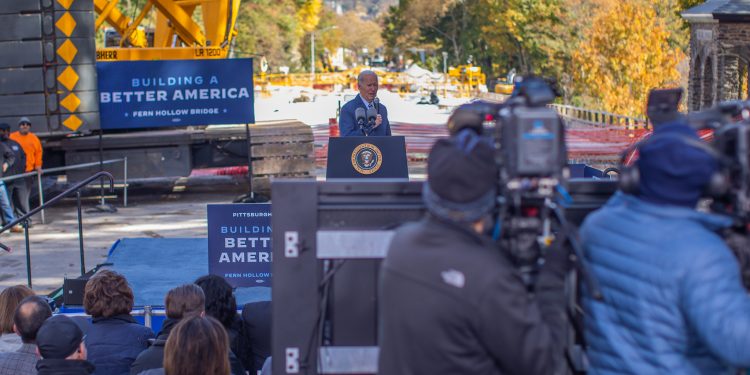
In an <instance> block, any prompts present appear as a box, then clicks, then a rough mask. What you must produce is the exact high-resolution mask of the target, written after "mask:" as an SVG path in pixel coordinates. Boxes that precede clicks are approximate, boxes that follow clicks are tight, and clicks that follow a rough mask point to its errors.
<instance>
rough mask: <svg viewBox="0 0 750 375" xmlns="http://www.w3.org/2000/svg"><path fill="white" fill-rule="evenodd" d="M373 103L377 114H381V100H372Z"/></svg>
mask: <svg viewBox="0 0 750 375" xmlns="http://www.w3.org/2000/svg"><path fill="white" fill-rule="evenodd" d="M372 103H373V104H374V106H375V111H376V112H377V114H380V99H378V98H375V99H373V100H372Z"/></svg>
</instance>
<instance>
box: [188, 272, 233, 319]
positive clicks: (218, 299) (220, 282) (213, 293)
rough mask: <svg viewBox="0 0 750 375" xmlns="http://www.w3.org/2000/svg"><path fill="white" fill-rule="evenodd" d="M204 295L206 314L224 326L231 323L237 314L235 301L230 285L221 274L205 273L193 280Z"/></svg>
mask: <svg viewBox="0 0 750 375" xmlns="http://www.w3.org/2000/svg"><path fill="white" fill-rule="evenodd" d="M195 284H196V285H198V286H199V287H201V289H203V294H205V295H206V315H209V316H212V317H214V318H216V319H218V320H219V322H221V324H223V325H224V327H229V326H231V325H232V321H233V320H234V319H235V317H236V316H237V301H235V299H234V293H233V291H232V286H231V285H229V283H228V282H227V281H226V280H224V278H223V277H221V276H216V275H206V276H201V277H200V278H198V280H195Z"/></svg>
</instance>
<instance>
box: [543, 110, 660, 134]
mask: <svg viewBox="0 0 750 375" xmlns="http://www.w3.org/2000/svg"><path fill="white" fill-rule="evenodd" d="M550 107H552V108H554V109H555V110H557V113H558V114H559V115H560V116H562V117H567V118H572V119H576V120H579V121H583V122H586V123H589V124H592V125H614V126H623V127H625V128H627V129H636V128H645V129H648V128H649V124H648V120H647V119H643V118H638V117H632V116H625V115H618V114H616V113H610V112H605V111H597V110H592V109H586V108H580V107H574V106H570V105H564V104H550Z"/></svg>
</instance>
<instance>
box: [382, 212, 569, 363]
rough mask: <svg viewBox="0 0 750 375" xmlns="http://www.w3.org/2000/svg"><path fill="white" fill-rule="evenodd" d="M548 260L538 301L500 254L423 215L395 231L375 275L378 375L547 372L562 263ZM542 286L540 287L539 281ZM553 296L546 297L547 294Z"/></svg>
mask: <svg viewBox="0 0 750 375" xmlns="http://www.w3.org/2000/svg"><path fill="white" fill-rule="evenodd" d="M560 262H564V263H567V255H565V256H563V257H562V260H561V261H557V260H554V259H550V261H549V262H548V264H549V265H550V267H549V271H543V272H542V275H540V281H539V286H538V288H540V287H541V288H542V289H544V288H547V289H548V290H547V291H546V292H545V293H541V294H543V295H546V296H547V295H549V296H553V298H550V300H547V301H538V300H537V299H539V297H541V295H540V296H538V297H536V298H535V297H533V296H531V295H530V294H528V293H527V292H526V289H525V287H524V285H523V283H522V281H521V277H520V275H519V274H518V273H517V272H516V270H515V268H514V267H513V266H512V264H511V262H510V260H509V259H507V258H506V255H505V254H503V253H502V252H501V251H500V250H498V248H497V247H496V246H495V245H494V244H493V243H492V242H491V241H490V239H489V238H488V237H484V236H479V235H477V234H475V233H474V232H472V231H470V230H469V229H467V228H464V227H461V226H459V225H457V224H453V223H449V222H445V221H442V220H440V219H437V218H434V217H432V216H428V217H426V218H425V219H424V220H422V221H420V222H417V223H411V224H407V225H405V226H403V227H401V228H399V229H398V231H397V232H396V235H395V237H394V238H393V241H392V242H391V246H390V249H389V253H388V256H387V257H386V259H385V260H384V262H383V265H382V268H381V279H380V291H379V293H380V298H379V309H380V317H381V322H380V341H381V342H380V357H379V373H380V374H383V375H397V374H409V375H412V374H413V375H421V374H431V375H439V374H446V375H447V374H473V375H482V374H488V375H489V374H523V375H535V374H545V375H546V374H552V373H554V372H555V370H556V369H559V368H560V367H562V366H563V360H562V359H563V348H562V337H561V336H562V335H561V332H562V331H561V330H560V331H558V330H556V329H553V328H552V327H560V326H562V324H563V321H564V316H565V305H564V303H565V299H564V297H563V296H564V293H563V288H564V282H563V280H564V276H565V272H564V269H563V268H564V266H560V267H558V268H559V269H560V270H559V271H556V272H552V271H553V270H556V268H553V267H552V265H557V264H559V263H560ZM542 284H545V285H546V286H545V287H542V286H541V285H542ZM549 292H552V293H549Z"/></svg>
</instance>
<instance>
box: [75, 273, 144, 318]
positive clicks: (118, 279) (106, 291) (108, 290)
mask: <svg viewBox="0 0 750 375" xmlns="http://www.w3.org/2000/svg"><path fill="white" fill-rule="evenodd" d="M83 308H84V310H85V311H86V313H87V314H89V315H91V316H92V317H94V318H99V317H102V318H109V317H112V316H116V315H122V314H129V313H130V311H131V310H132V309H133V290H132V289H130V286H129V285H128V280H126V279H125V276H122V275H120V274H119V273H117V272H114V271H110V270H103V271H99V272H98V273H97V274H96V275H94V276H93V277H92V278H91V279H89V281H88V283H86V289H85V292H84V295H83Z"/></svg>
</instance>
